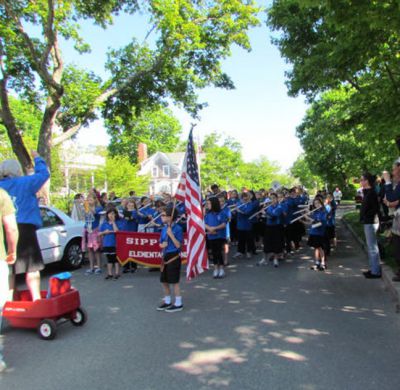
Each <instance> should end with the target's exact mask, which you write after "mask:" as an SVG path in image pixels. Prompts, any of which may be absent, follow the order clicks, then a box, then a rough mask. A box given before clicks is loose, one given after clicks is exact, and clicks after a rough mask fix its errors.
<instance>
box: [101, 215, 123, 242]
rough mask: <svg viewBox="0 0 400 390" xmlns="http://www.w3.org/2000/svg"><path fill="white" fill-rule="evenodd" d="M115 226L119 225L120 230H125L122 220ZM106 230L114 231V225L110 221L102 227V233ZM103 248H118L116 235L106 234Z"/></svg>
mask: <svg viewBox="0 0 400 390" xmlns="http://www.w3.org/2000/svg"><path fill="white" fill-rule="evenodd" d="M115 224H116V225H117V228H118V230H122V229H123V221H122V220H118V221H116V222H115ZM106 230H114V227H113V225H112V224H111V223H110V222H108V221H105V222H103V223H102V224H101V226H100V232H104V231H106ZM103 246H104V247H112V248H115V247H116V237H115V233H109V234H105V235H104V236H103Z"/></svg>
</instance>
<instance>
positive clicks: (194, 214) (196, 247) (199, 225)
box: [175, 129, 208, 280]
mask: <svg viewBox="0 0 400 390" xmlns="http://www.w3.org/2000/svg"><path fill="white" fill-rule="evenodd" d="M175 198H176V199H177V200H178V201H181V202H183V203H184V204H185V208H186V215H187V230H188V244H187V267H186V279H187V280H190V279H192V278H195V277H196V276H198V275H199V274H201V273H202V272H203V271H204V270H206V269H208V257H207V249H206V232H205V227H204V219H203V211H202V202H201V191H200V179H199V168H198V166H197V161H196V153H195V150H194V146H193V129H192V130H190V133H189V140H188V144H187V149H186V154H185V159H184V162H183V168H182V175H181V178H180V180H179V185H178V189H177V190H176V195H175Z"/></svg>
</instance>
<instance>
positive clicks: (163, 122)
mask: <svg viewBox="0 0 400 390" xmlns="http://www.w3.org/2000/svg"><path fill="white" fill-rule="evenodd" d="M106 127H107V130H108V133H109V134H110V136H111V140H110V144H109V146H108V150H109V151H110V153H111V155H112V156H117V155H120V156H128V157H129V160H130V161H131V163H133V164H136V163H137V157H138V156H137V150H138V145H139V143H140V142H144V143H145V144H146V145H147V150H148V153H149V155H152V154H153V153H155V152H156V151H161V152H173V151H175V150H176V146H177V144H178V143H179V135H180V133H181V131H182V126H181V124H180V123H179V121H178V120H177V119H176V118H175V117H174V116H173V114H172V112H171V111H170V110H168V109H166V108H164V107H157V108H156V109H153V110H151V111H143V112H142V113H141V115H140V116H139V117H137V116H135V115H134V114H132V117H131V118H130V120H129V121H126V120H122V119H121V118H120V117H115V118H112V119H111V120H108V121H107V122H106Z"/></svg>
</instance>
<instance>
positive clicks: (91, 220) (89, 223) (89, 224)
mask: <svg viewBox="0 0 400 390" xmlns="http://www.w3.org/2000/svg"><path fill="white" fill-rule="evenodd" d="M103 211H104V209H103V207H101V206H97V207H95V209H94V213H93V212H91V211H89V212H88V213H85V228H86V229H88V230H94V229H97V228H98V227H99V225H100V217H101V213H102V212H103Z"/></svg>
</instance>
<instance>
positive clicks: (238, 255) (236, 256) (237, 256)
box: [233, 252, 243, 259]
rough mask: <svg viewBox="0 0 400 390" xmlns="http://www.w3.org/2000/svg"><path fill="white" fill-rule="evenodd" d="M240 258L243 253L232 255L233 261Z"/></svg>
mask: <svg viewBox="0 0 400 390" xmlns="http://www.w3.org/2000/svg"><path fill="white" fill-rule="evenodd" d="M242 256H243V253H240V252H237V253H236V254H234V255H233V257H234V258H235V259H237V258H239V257H242Z"/></svg>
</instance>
